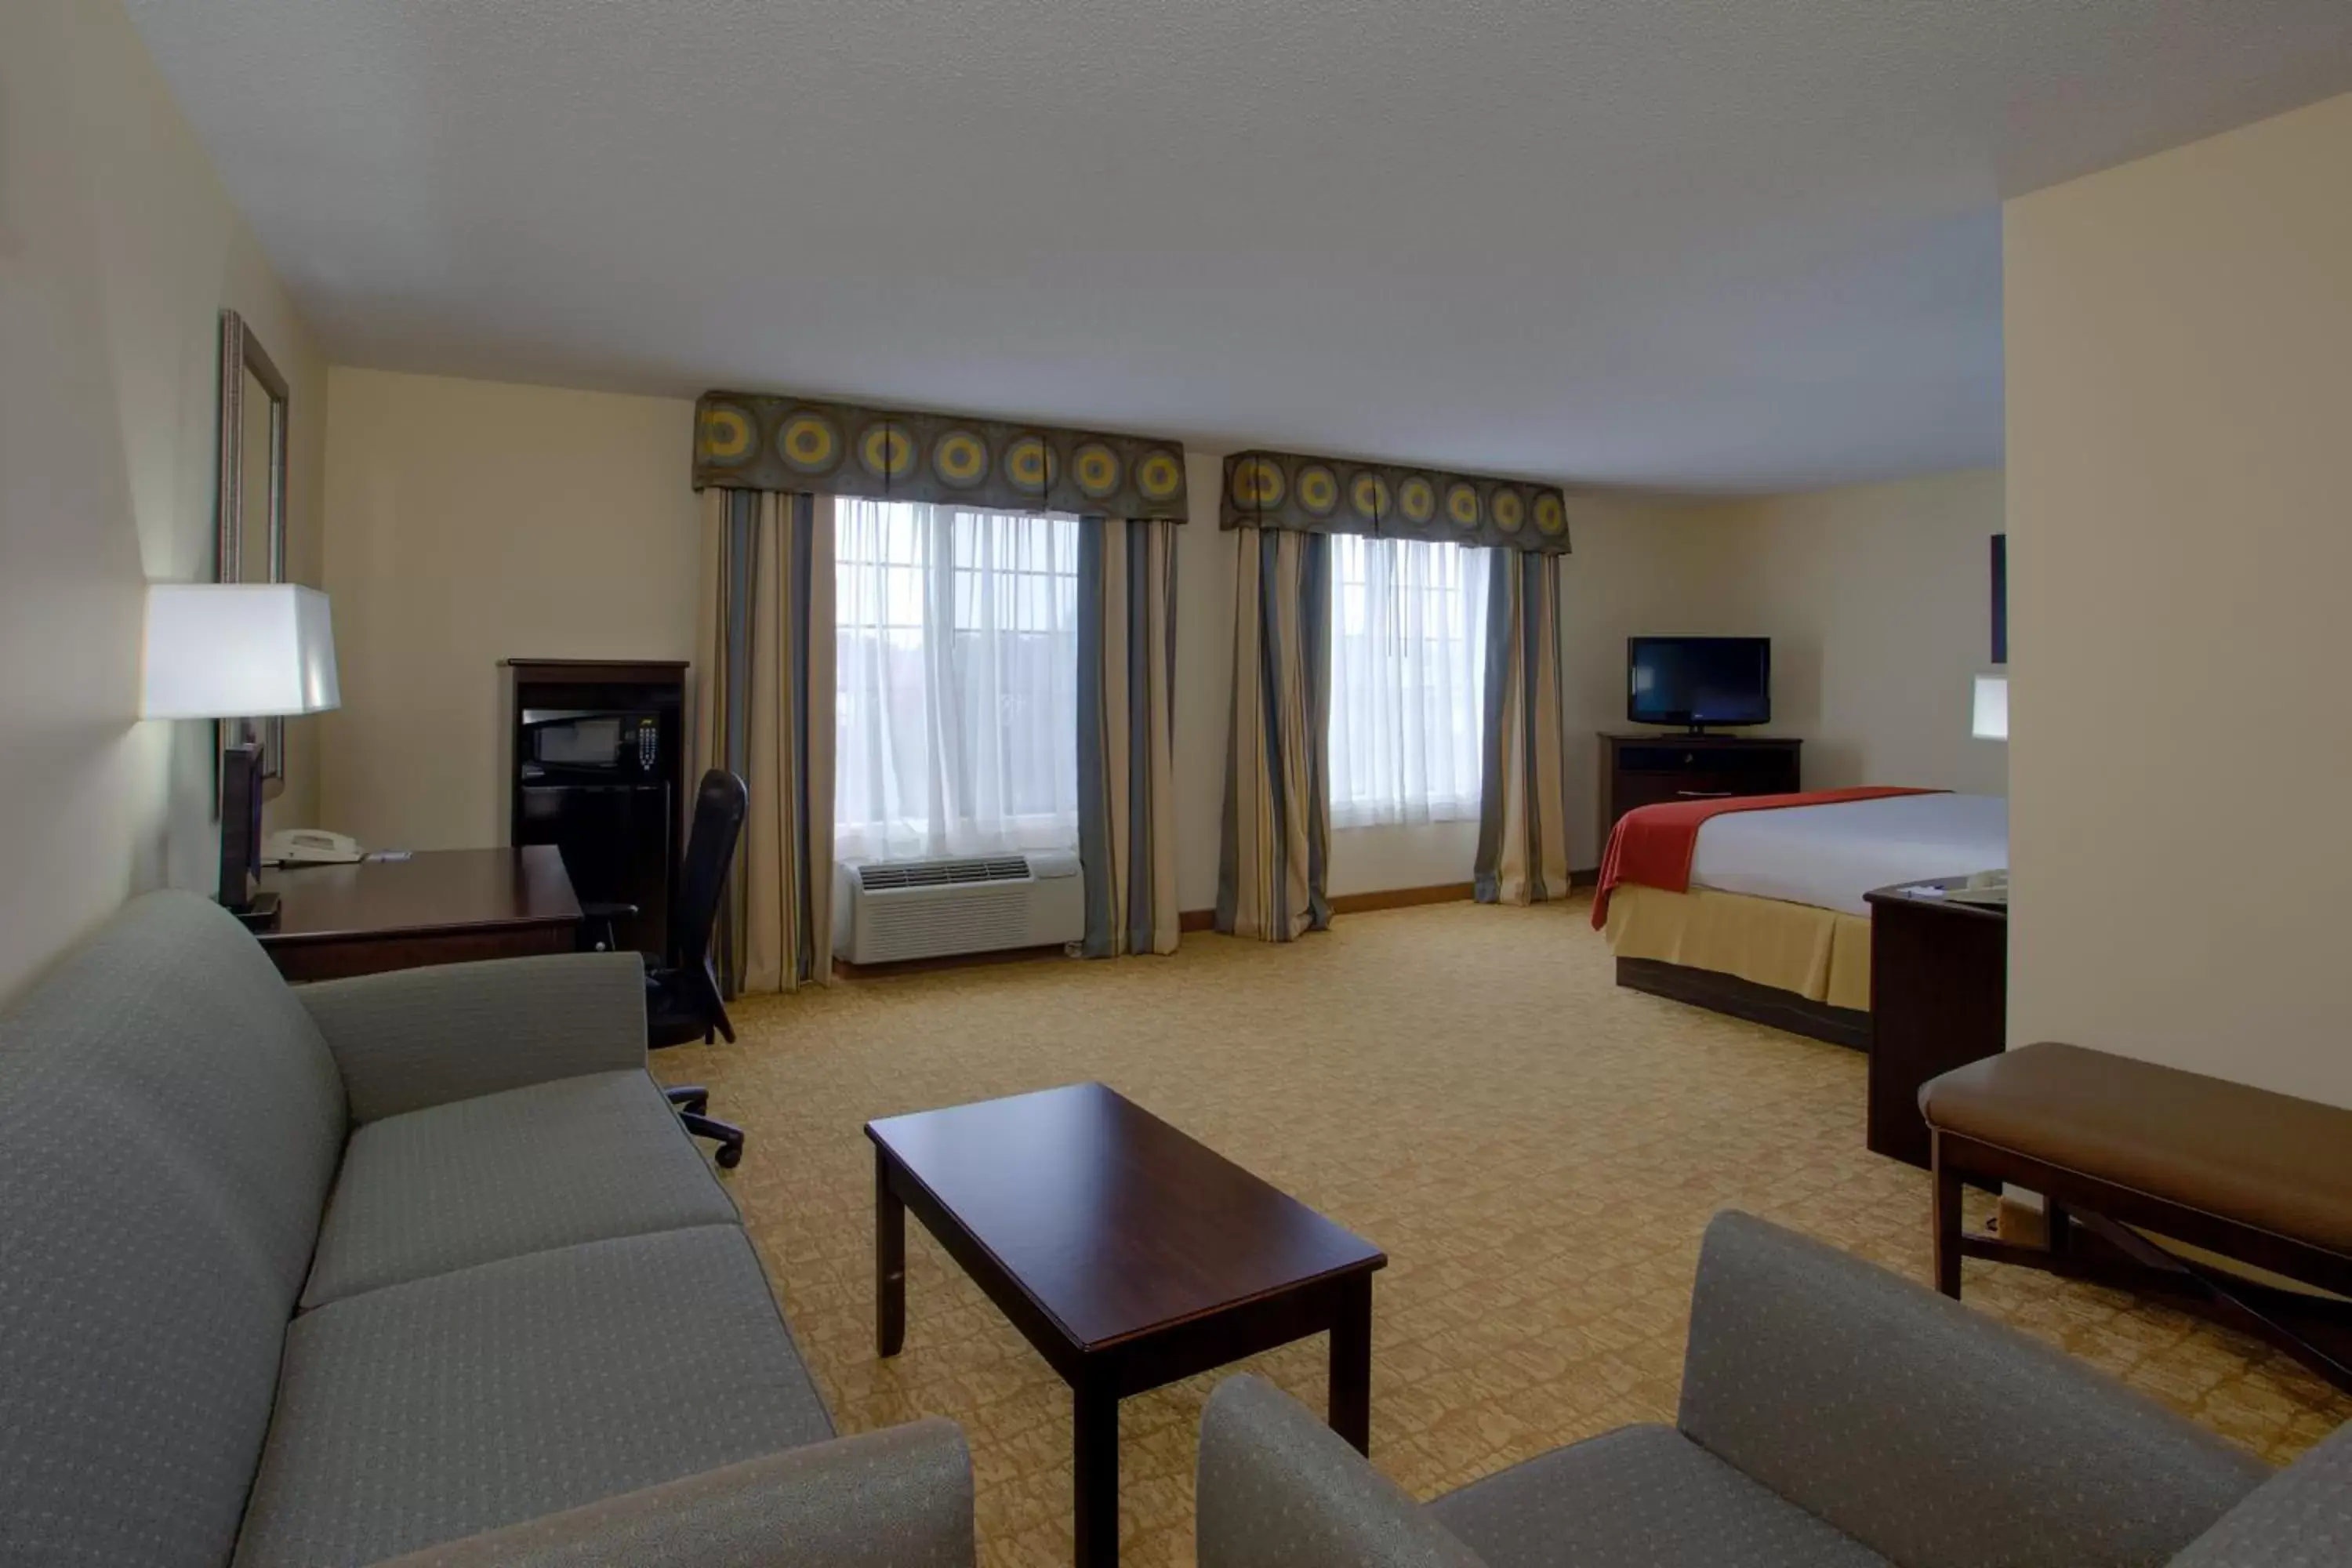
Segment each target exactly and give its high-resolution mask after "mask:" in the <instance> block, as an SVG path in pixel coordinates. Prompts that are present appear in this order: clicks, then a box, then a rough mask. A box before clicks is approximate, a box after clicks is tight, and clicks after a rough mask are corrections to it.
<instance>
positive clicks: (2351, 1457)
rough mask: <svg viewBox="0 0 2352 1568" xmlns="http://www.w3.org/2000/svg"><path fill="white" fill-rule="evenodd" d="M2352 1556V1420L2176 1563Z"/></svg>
mask: <svg viewBox="0 0 2352 1568" xmlns="http://www.w3.org/2000/svg"><path fill="white" fill-rule="evenodd" d="M2342 1563H2352V1426H2338V1427H2337V1428H2336V1433H2335V1435H2334V1436H2331V1437H2329V1438H2328V1439H2327V1440H2326V1441H2325V1442H2323V1443H2321V1444H2320V1445H2319V1446H2318V1447H2315V1448H2314V1449H2312V1450H2311V1451H2310V1452H2309V1453H2307V1454H2305V1455H2304V1456H2303V1458H2299V1459H2297V1460H2296V1461H2295V1462H2294V1464H2292V1465H2289V1466H2288V1467H2287V1468H2285V1469H2284V1470H2281V1471H2280V1472H2279V1473H2278V1474H2276V1475H2274V1476H2273V1477H2272V1478H2271V1479H2268V1480H2266V1481H2264V1482H2263V1484H2262V1485H2261V1486H2259V1487H2256V1488H2255V1489H2253V1490H2252V1492H2251V1493H2249V1494H2247V1497H2246V1500H2244V1501H2243V1502H2241V1503H2240V1504H2239V1505H2238V1506H2237V1507H2235V1508H2233V1509H2231V1510H2230V1511H2229V1512H2227V1513H2225V1514H2223V1515H2222V1516H2221V1522H2220V1523H2218V1524H2216V1525H2214V1526H2213V1528H2212V1529H2210V1530H2209V1531H2206V1532H2205V1533H2204V1534H2202V1535H2200V1536H2199V1537H2198V1538H2197V1539H2196V1540H2194V1541H2192V1542H2189V1545H2188V1547H2187V1548H2186V1549H2185V1550H2183V1551H2182V1552H2181V1553H2180V1555H2179V1556H2178V1557H2175V1558H2174V1559H2173V1560H2172V1562H2171V1564H2170V1568H2333V1565H2337V1564H2342Z"/></svg>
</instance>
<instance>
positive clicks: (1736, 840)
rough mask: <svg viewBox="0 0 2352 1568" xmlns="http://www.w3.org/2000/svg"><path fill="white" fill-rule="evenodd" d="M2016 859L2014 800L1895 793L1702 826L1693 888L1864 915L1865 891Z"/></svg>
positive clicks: (1740, 814) (1732, 816)
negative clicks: (2012, 837) (2012, 833)
mask: <svg viewBox="0 0 2352 1568" xmlns="http://www.w3.org/2000/svg"><path fill="white" fill-rule="evenodd" d="M2008 864H2009V802H2008V801H2007V800H2005V799H2004V798H2002V797H2001V796H2000V795H1886V796H1883V797H1881V798H1879V799H1876V800H1853V801H1844V802H1841V803H1840V804H1838V805H1800V806H1790V807H1787V808H1784V809H1782V810H1779V811H1735V812H1728V813H1726V814H1725V815H1724V816H1717V817H1713V818H1711V819H1709V820H1708V821H1707V822H1706V824H1704V825H1703V826H1701V827H1700V828H1699V830H1698V845H1697V847H1696V851H1695V852H1694V853H1693V854H1692V856H1691V874H1690V885H1691V886H1692V887H1694V888H1711V889H1715V890H1716V891H1717V892H1722V893H1745V894H1747V895H1748V896H1749V897H1750V898H1759V899H1780V900H1785V901H1787V902H1789V903H1792V904H1811V905H1813V906H1814V907H1815V908H1818V909H1824V910H1840V911H1842V912H1843V913H1846V914H1852V915H1866V914H1868V913H1869V912H1870V906H1869V905H1868V904H1865V903H1864V902H1863V900H1862V896H1863V894H1864V893H1866V892H1869V891H1870V890H1871V889H1874V888H1884V887H1888V886H1891V885H1892V884H1894V883H1896V882H1911V881H1916V880H1918V879H1921V878H1923V877H1954V876H1961V875H1964V874H1966V873H1969V872H1972V871H1994V870H1999V869H2000V868H2003V867H2005V866H2007V865H2008Z"/></svg>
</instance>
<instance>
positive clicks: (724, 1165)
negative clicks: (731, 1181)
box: [711, 1143, 743, 1171]
mask: <svg viewBox="0 0 2352 1568" xmlns="http://www.w3.org/2000/svg"><path fill="white" fill-rule="evenodd" d="M711 1157H712V1158H713V1159H715V1160H717V1161H718V1162H719V1169H720V1170H722V1171H731V1170H733V1169H734V1168H735V1167H736V1166H738V1165H740V1164H741V1163H743V1145H741V1144H740V1143H721V1144H720V1145H719V1152H718V1153H716V1154H714V1155H713V1156H711Z"/></svg>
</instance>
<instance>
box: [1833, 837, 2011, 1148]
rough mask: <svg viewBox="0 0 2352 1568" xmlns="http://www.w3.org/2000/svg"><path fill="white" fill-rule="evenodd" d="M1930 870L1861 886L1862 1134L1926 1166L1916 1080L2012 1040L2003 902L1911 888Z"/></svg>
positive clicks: (1941, 881) (1946, 884) (1942, 883)
mask: <svg viewBox="0 0 2352 1568" xmlns="http://www.w3.org/2000/svg"><path fill="white" fill-rule="evenodd" d="M1967 880H1968V879H1967V878H1966V877H1926V878H1922V879H1919V880H1918V881H1916V882H1906V883H1904V884H1902V885H1901V886H1899V887H1893V888H1880V889H1876V890H1875V891H1874V892H1869V893H1864V895H1863V899H1864V901H1865V902H1867V903H1868V904H1869V905H1870V1116H1869V1122H1868V1127H1869V1131H1868V1134H1867V1137H1866V1139H1865V1142H1867V1144H1868V1146H1869V1148H1870V1149H1871V1151H1872V1152H1874V1153H1879V1154H1887V1155H1892V1156H1893V1157H1894V1158H1895V1159H1897V1160H1906V1161H1908V1162H1909V1163H1912V1164H1914V1165H1916V1166H1918V1167H1920V1168H1921V1169H1922V1170H1925V1169H1926V1168H1927V1163H1928V1161H1927V1152H1928V1138H1927V1121H1926V1120H1925V1119H1924V1118H1923V1117H1921V1116H1920V1114H1919V1086H1920V1085H1922V1084H1924V1083H1926V1082H1927V1080H1928V1079H1931V1078H1935V1077H1937V1075H1938V1074H1941V1073H1947V1072H1949V1071H1951V1070H1952V1069H1953V1068H1957V1067H1965V1066H1967V1065H1968V1064H1969V1063H1970V1062H1972V1061H1977V1060H1979V1059H1981V1058H1985V1057H1990V1056H1995V1055H1998V1054H1999V1053H2000V1050H2001V1048H2002V1047H2004V1046H2006V1045H2007V1044H2008V1028H2009V910H2007V908H2005V907H2003V906H2000V905H1986V904H1962V903H1955V902H1953V901H1952V900H1949V899H1941V898H1924V899H1923V898H1916V897H1913V896H1911V895H1910V894H1908V893H1906V891H1905V889H1906V888H1915V887H1922V886H1925V887H1937V888H1956V887H1958V886H1959V885H1961V884H1962V883H1964V882H1966V881H1967Z"/></svg>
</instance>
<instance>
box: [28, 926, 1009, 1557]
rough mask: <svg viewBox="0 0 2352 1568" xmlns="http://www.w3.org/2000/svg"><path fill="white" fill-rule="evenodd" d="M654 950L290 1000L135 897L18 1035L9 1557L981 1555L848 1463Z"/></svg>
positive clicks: (874, 1470) (934, 1481) (933, 1438)
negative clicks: (667, 1023)
mask: <svg viewBox="0 0 2352 1568" xmlns="http://www.w3.org/2000/svg"><path fill="white" fill-rule="evenodd" d="M644 995H645V987H644V977H643V974H642V973H641V971H640V969H639V967H638V963H637V960H636V959H635V957H634V956H632V955H612V954H589V955H582V956H579V957H560V958H543V959H521V960H515V961H511V962H508V963H481V964H463V965H454V966H450V967H447V968H442V969H425V970H412V971H408V972H405V973H393V974H382V975H371V976H368V977H366V978H362V979H356V980H344V981H335V982H331V983H329V984H320V985H313V986H306V987H302V988H300V989H299V990H298V989H293V988H289V987H288V986H287V985H286V984H284V983H283V982H281V981H280V980H279V979H278V974H277V972H276V970H275V969H274V968H273V967H272V966H271V964H270V963H269V961H268V958H267V957H265V956H264V955H263V953H262V952H261V950H260V948H259V947H258V946H257V944H256V943H255V942H253V940H252V939H251V938H250V937H249V936H248V935H247V933H246V932H245V931H243V930H242V929H241V928H240V927H239V926H238V925H237V924H236V921H233V920H232V919H230V918H229V917H228V916H227V915H226V914H225V913H223V912H222V911H221V910H218V909H216V908H215V907H213V906H212V905H210V904H208V903H206V902H205V901H204V900H201V899H198V898H195V897H194V896H193V895H189V894H184V893H159V894H153V895H151V896H149V897H146V898H142V899H139V900H135V901H133V902H132V903H131V904H130V905H129V906H128V907H127V908H126V909H125V910H123V911H122V913H121V915H120V916H118V917H117V918H116V919H115V920H114V921H112V922H111V923H110V925H109V926H108V927H107V928H106V929H105V930H104V931H101V932H100V934H99V935H98V936H96V937H95V938H94V939H92V940H91V941H90V942H88V943H86V944H84V945H83V946H82V947H81V948H80V949H79V950H78V951H76V952H74V953H72V954H71V955H69V956H68V958H67V959H65V960H64V961H63V962H62V963H60V964H59V965H58V967H57V968H56V969H54V970H53V971H52V972H51V973H48V974H47V976H46V977H45V978H43V979H42V980H41V981H40V982H38V983H37V984H36V985H35V987H34V988H33V989H32V990H31V992H30V993H29V994H26V996H24V997H23V998H22V999H21V1000H20V1001H18V1002H17V1003H16V1005H13V1006H12V1007H10V1008H9V1009H8V1010H7V1011H6V1012H5V1013H4V1014H0V1563H7V1564H10V1565H11V1568H15V1565H16V1564H49V1563H92V1564H98V1563H103V1564H107V1565H108V1568H199V1565H201V1568H218V1565H221V1564H228V1563H235V1564H236V1565H237V1568H280V1565H287V1564H298V1563H299V1564H303V1565H305V1568H315V1565H318V1564H336V1563H378V1562H383V1561H386V1560H393V1559H397V1560H398V1561H400V1562H402V1563H460V1564H464V1563H484V1564H487V1563H502V1564H505V1563H529V1564H548V1565H554V1564H591V1563H598V1564H601V1563H613V1564H620V1563H630V1564H675V1565H678V1568H775V1565H782V1564H811V1565H814V1564H820V1563H822V1564H828V1565H830V1564H856V1563H875V1564H880V1563H891V1564H897V1565H902V1568H903V1565H919V1568H950V1565H954V1568H970V1565H971V1562H972V1527H971V1466H970V1461H969V1458H968V1457H967V1455H966V1453H965V1450H964V1446H963V1441H962V1438H961V1435H960V1434H959V1433H958V1432H957V1430H956V1428H955V1427H954V1426H952V1425H951V1424H950V1423H947V1422H943V1421H924V1422H917V1423H914V1424H912V1425H909V1426H901V1427H897V1428H894V1429H892V1430H889V1431H885V1432H879V1433H874V1434H870V1435H867V1436H856V1437H847V1438H836V1437H835V1436H834V1434H833V1426H832V1423H831V1421H830V1420H829V1419H828V1418H827V1416H826V1414H825V1410H824V1403H823V1401H822V1400H821V1399H820V1398H819V1396H818V1394H817V1391H816V1389H815V1387H814V1385H813V1384H811V1382H810V1380H809V1376H808V1373H807V1371H806V1370H805V1369H804V1368H803V1365H802V1363H801V1360H800V1357H799V1355H798V1353H797V1352H795V1351H794V1349H793V1342H792V1336H791V1334H790V1333H789V1331H787V1330H786V1329H785V1327H784V1324H783V1321H782V1319H781V1318H780V1317H779V1316H778V1315H777V1311H776V1308H775V1305H774V1302H773V1300H772V1298H771V1296H770V1294H769V1290H768V1286H767V1282H766V1279H765V1278H764V1277H763V1275H762V1274H761V1268H760V1263H759V1260H758V1258H757V1257H756V1255H755V1254H754V1253H753V1251H752V1248H751V1242H750V1240H749V1238H748V1237H746V1236H745V1234H744V1232H743V1229H742V1227H741V1226H740V1223H739V1221H738V1219H737V1215H736V1213H735V1209H734V1205H733V1204H732V1203H731V1202H730V1199H729V1198H728V1196H727V1194H726V1193H725V1192H724V1191H723V1190H722V1189H721V1187H720V1186H719V1183H718V1181H717V1179H716V1178H715V1176H714V1175H713V1174H712V1173H711V1172H710V1170H709V1166H708V1165H707V1163H705V1161H704V1159H703V1158H702V1156H701V1155H700V1154H699V1153H698V1152H697V1151H696V1149H695V1148H694V1146H693V1145H692V1143H691V1142H689V1141H688V1139H687V1137H686V1135H685V1133H684V1131H683V1130H682V1129H681V1128H680V1127H679V1126H678V1124H677V1119H676V1117H675V1116H674V1115H673V1114H672V1112H671V1110H670V1109H669V1107H668V1106H667V1103H666V1102H665V1101H664V1100H663V1098H662V1096H661V1094H660V1092H659V1090H658V1089H656V1087H655V1085H654V1083H653V1081H652V1079H650V1078H649V1077H648V1076H647V1075H646V1046H645V1002H644Z"/></svg>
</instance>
